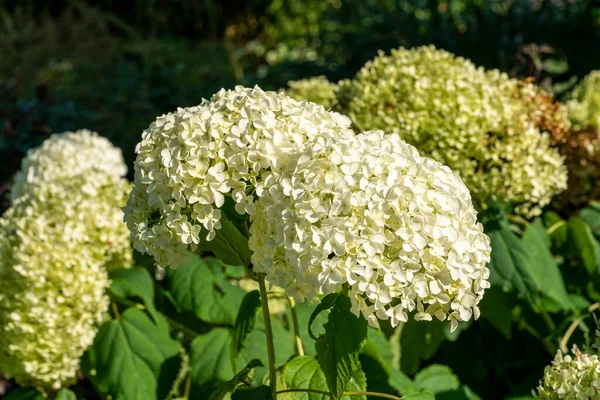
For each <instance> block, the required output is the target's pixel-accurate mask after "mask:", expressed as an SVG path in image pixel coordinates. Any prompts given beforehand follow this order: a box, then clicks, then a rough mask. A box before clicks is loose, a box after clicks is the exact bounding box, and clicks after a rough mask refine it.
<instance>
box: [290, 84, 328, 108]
mask: <svg viewBox="0 0 600 400" xmlns="http://www.w3.org/2000/svg"><path fill="white" fill-rule="evenodd" d="M338 90H339V85H338V84H336V83H333V82H329V81H328V80H327V78H326V77H324V76H315V77H312V78H308V79H301V80H298V81H289V82H288V88H287V89H286V90H285V94H287V95H288V96H290V97H291V98H293V99H296V100H298V101H302V100H306V101H310V102H312V103H316V104H320V105H322V106H323V107H325V108H327V109H330V108H333V107H335V106H336V105H337V98H338Z"/></svg>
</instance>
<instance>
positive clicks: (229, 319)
mask: <svg viewBox="0 0 600 400" xmlns="http://www.w3.org/2000/svg"><path fill="white" fill-rule="evenodd" d="M190 257H191V258H192V261H191V262H190V263H189V264H188V265H185V266H182V267H179V268H177V269H174V270H168V271H167V278H166V281H165V284H166V285H165V286H166V291H168V292H169V293H170V294H171V295H172V296H171V297H172V298H173V299H174V300H175V302H176V304H177V306H178V307H179V308H180V309H181V310H182V311H184V312H189V313H192V314H194V315H196V317H198V318H199V319H201V320H203V321H205V322H208V323H211V324H226V325H233V324H234V322H235V318H236V315H237V311H238V307H239V304H240V303H241V301H242V299H243V297H244V295H245V292H244V290H243V289H241V288H239V287H238V286H235V285H232V284H231V283H229V282H228V281H227V276H226V275H225V272H224V268H225V266H224V264H223V263H222V262H221V261H220V260H217V259H215V258H207V259H204V260H203V259H201V258H200V257H199V256H197V255H195V254H190Z"/></svg>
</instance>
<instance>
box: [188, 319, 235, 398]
mask: <svg viewBox="0 0 600 400" xmlns="http://www.w3.org/2000/svg"><path fill="white" fill-rule="evenodd" d="M230 340H231V338H230V335H229V332H228V330H227V329H224V328H215V329H213V330H211V331H210V332H208V333H206V334H204V335H200V336H198V337H197V338H196V339H194V341H193V342H192V344H191V346H190V347H191V353H190V361H191V365H192V370H191V376H192V384H193V390H192V395H193V396H196V397H199V396H200V394H201V393H210V392H211V391H212V390H214V389H215V388H216V387H217V386H218V384H220V383H222V382H227V381H228V380H229V379H230V378H231V377H232V376H233V375H234V372H233V369H232V367H231V361H230V353H229V351H230V350H229V348H230V345H229V341H230ZM194 393H195V395H194Z"/></svg>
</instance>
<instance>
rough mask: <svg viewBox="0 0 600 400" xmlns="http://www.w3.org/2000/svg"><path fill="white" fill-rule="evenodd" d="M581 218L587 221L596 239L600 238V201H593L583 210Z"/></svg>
mask: <svg viewBox="0 0 600 400" xmlns="http://www.w3.org/2000/svg"><path fill="white" fill-rule="evenodd" d="M579 218H581V219H582V220H583V222H585V223H586V224H587V225H588V226H589V227H590V229H591V230H592V234H593V235H594V237H595V238H596V240H599V239H600V203H598V202H593V203H592V204H591V205H589V206H588V207H586V208H584V209H583V210H581V212H580V213H579Z"/></svg>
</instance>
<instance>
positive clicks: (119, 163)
mask: <svg viewBox="0 0 600 400" xmlns="http://www.w3.org/2000/svg"><path fill="white" fill-rule="evenodd" d="M126 174H127V166H126V165H125V162H124V161H123V155H122V153H121V150H120V149H118V148H117V147H115V146H113V145H112V144H111V143H110V142H109V141H108V139H106V138H104V137H102V136H99V135H98V134H97V133H96V132H91V131H88V130H86V129H82V130H79V131H76V132H65V133H61V134H54V135H52V136H50V138H48V139H47V140H45V141H44V142H43V143H42V145H41V146H40V147H38V148H35V149H33V150H31V151H29V152H28V153H27V156H26V157H25V158H24V159H23V161H22V162H21V170H20V171H19V172H18V173H17V174H16V175H15V178H14V183H13V186H12V198H13V199H16V198H18V197H20V196H21V195H23V194H24V193H29V192H30V191H31V190H32V188H35V187H37V186H40V185H44V186H45V185H46V184H47V183H49V182H54V184H62V183H66V184H69V180H70V179H71V178H74V177H80V176H85V177H86V178H87V181H86V184H85V185H84V186H83V187H82V190H83V191H84V192H89V193H90V194H92V195H93V192H94V191H95V189H96V188H97V187H98V186H99V185H102V184H104V180H105V179H107V178H108V179H110V178H109V177H117V178H123V177H125V175H126Z"/></svg>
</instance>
